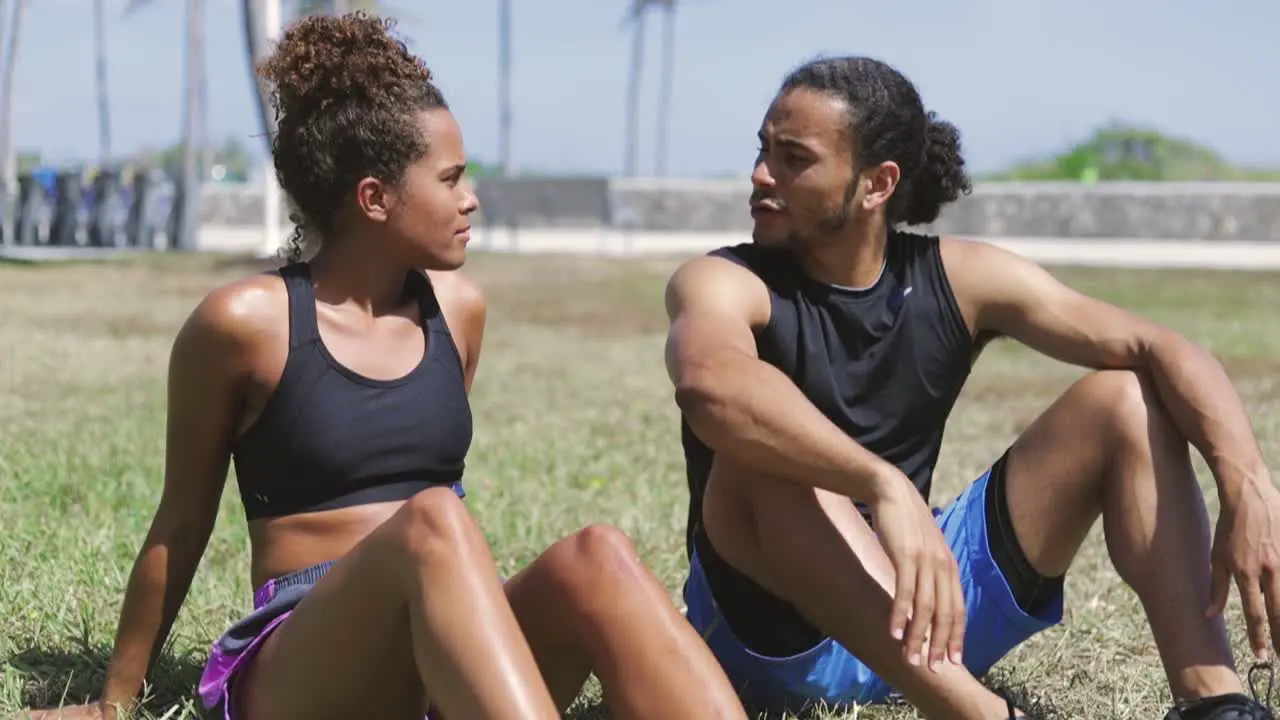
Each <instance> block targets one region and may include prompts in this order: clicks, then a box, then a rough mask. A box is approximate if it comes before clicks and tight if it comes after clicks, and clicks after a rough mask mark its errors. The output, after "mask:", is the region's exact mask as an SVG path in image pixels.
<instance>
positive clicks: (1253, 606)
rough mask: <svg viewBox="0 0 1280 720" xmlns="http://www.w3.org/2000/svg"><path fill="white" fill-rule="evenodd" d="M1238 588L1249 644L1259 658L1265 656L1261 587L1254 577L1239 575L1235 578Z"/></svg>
mask: <svg viewBox="0 0 1280 720" xmlns="http://www.w3.org/2000/svg"><path fill="white" fill-rule="evenodd" d="M1236 584H1237V585H1238V586H1239V589H1240V601H1241V603H1242V604H1243V606H1244V623H1245V627H1246V628H1248V630H1249V646H1250V647H1252V648H1253V654H1254V655H1256V656H1257V657H1258V659H1260V660H1265V659H1266V658H1267V607H1266V601H1265V600H1264V599H1263V597H1262V587H1261V586H1260V585H1259V584H1258V580H1257V578H1256V577H1254V576H1251V575H1240V576H1238V577H1237V578H1236Z"/></svg>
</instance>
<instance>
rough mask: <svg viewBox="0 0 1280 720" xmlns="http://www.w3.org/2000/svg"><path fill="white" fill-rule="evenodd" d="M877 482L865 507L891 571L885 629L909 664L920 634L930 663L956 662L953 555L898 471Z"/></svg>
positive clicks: (918, 651)
mask: <svg viewBox="0 0 1280 720" xmlns="http://www.w3.org/2000/svg"><path fill="white" fill-rule="evenodd" d="M878 485H879V486H880V491H879V492H877V493H876V496H875V498H874V499H873V500H872V501H871V502H869V503H868V507H869V508H870V510H871V514H872V517H873V519H874V522H875V530H876V534H877V536H878V537H879V539H880V544H881V545H882V546H883V547H884V551H885V554H886V555H888V556H889V560H890V562H892V563H893V569H894V572H895V573H896V576H897V590H896V591H895V593H894V600H893V613H892V614H891V615H890V619H889V630H890V632H891V633H892V634H893V636H894V637H895V638H897V639H899V640H904V642H903V652H904V656H905V657H906V659H907V662H909V663H911V664H912V665H919V664H920V660H921V659H922V658H923V657H924V644H925V642H926V636H927V639H928V643H929V657H928V662H929V666H930V667H931V668H934V669H936V668H937V666H938V664H939V663H941V662H942V661H943V660H944V659H948V658H949V659H950V660H951V662H953V663H955V664H956V665H960V664H962V661H963V657H964V625H965V608H964V591H963V590H962V589H961V587H960V570H959V567H958V565H957V563H956V558H955V555H954V554H953V553H952V552H951V548H950V547H949V546H948V545H947V541H946V538H944V537H943V535H942V531H941V530H939V529H938V526H937V524H936V523H935V522H934V519H933V514H932V513H930V511H929V507H928V505H926V504H925V502H924V498H922V497H921V496H920V492H919V491H918V490H917V489H916V488H915V486H914V485H912V484H911V481H910V480H908V479H907V478H906V477H904V476H902V475H901V474H900V473H898V474H897V475H893V476H891V477H889V478H887V479H885V480H883V481H881V482H880V483H878Z"/></svg>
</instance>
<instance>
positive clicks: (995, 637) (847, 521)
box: [685, 471, 1062, 706]
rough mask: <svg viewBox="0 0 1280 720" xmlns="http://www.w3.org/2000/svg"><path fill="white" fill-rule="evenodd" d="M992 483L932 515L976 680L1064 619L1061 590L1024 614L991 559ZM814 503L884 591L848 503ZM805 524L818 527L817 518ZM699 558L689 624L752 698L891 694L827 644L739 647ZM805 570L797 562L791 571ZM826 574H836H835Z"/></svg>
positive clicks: (828, 498) (879, 569) (689, 593)
mask: <svg viewBox="0 0 1280 720" xmlns="http://www.w3.org/2000/svg"><path fill="white" fill-rule="evenodd" d="M990 477H991V473H990V471H987V472H985V473H983V475H982V476H980V477H979V478H978V479H977V480H976V481H974V482H973V483H972V484H971V485H970V486H969V487H968V488H967V489H966V490H965V491H964V492H963V493H961V495H960V496H959V497H957V498H956V499H955V500H954V501H952V502H951V503H950V504H949V505H947V507H946V508H944V509H942V510H935V518H936V521H937V522H938V524H939V527H940V528H941V529H942V531H943V534H944V536H945V537H946V539H947V541H948V543H949V545H950V547H951V549H952V552H953V553H954V554H955V556H956V559H957V562H958V565H959V569H960V575H961V583H962V587H963V590H964V593H965V610H966V615H967V621H966V632H965V657H964V663H965V667H966V668H967V669H968V670H969V671H970V672H971V673H973V674H974V675H975V676H977V677H981V676H982V675H984V674H986V672H987V671H988V670H990V668H991V667H992V666H993V665H994V664H995V663H996V662H997V661H999V660H1000V659H1001V658H1003V657H1004V656H1005V655H1007V654H1008V653H1009V651H1010V650H1012V649H1013V648H1015V647H1016V646H1017V645H1019V644H1021V643H1022V642H1024V641H1025V640H1027V639H1028V638H1030V637H1031V636H1032V635H1034V634H1035V633H1037V632H1039V631H1041V630H1043V629H1045V628H1048V627H1051V626H1052V625H1054V624H1055V623H1057V622H1059V621H1060V619H1061V615H1062V597H1061V592H1060V591H1059V593H1058V595H1057V597H1055V598H1052V599H1051V600H1050V602H1048V603H1046V606H1045V607H1044V608H1043V609H1042V610H1041V611H1040V612H1039V613H1036V614H1030V613H1027V612H1024V611H1023V610H1022V609H1021V608H1020V607H1019V606H1018V603H1017V602H1016V599H1015V597H1014V595H1013V593H1012V591H1011V588H1010V585H1009V583H1008V582H1007V581H1006V579H1005V577H1004V575H1003V573H1002V572H1001V570H1000V567H999V564H998V563H997V561H996V557H995V554H994V553H993V548H992V541H991V539H990V533H989V532H988V518H987V515H988V512H987V508H986V500H987V490H988V487H989V480H990ZM817 499H818V503H817V505H818V506H820V507H821V508H822V510H823V511H824V514H825V516H826V519H827V520H828V521H830V524H831V525H833V526H834V528H833V529H834V530H836V531H838V532H839V533H840V535H841V536H842V537H843V540H844V541H845V543H847V545H848V548H849V549H852V550H854V554H856V555H857V556H858V557H859V558H860V560H861V563H860V565H861V566H860V567H859V568H857V570H858V571H860V572H864V573H866V574H867V575H869V576H870V578H873V579H874V581H875V582H876V583H877V584H879V585H880V586H881V587H882V588H891V587H892V584H893V574H892V572H893V571H892V566H891V565H890V564H889V561H888V558H887V557H885V556H884V554H883V551H882V550H880V549H879V548H878V547H875V548H869V547H868V543H871V544H877V545H878V543H876V540H875V539H874V535H873V534H872V533H871V531H870V530H869V529H868V528H867V526H866V525H865V523H863V522H862V520H861V517H858V516H857V511H856V510H855V509H854V507H853V504H852V503H851V502H850V501H849V500H848V499H847V498H843V497H841V496H837V495H834V494H831V493H827V492H825V491H817ZM855 519H856V523H855ZM810 520H811V521H814V522H816V521H818V520H819V518H816V517H815V518H811V519H810ZM859 526H860V527H859ZM994 549H995V550H996V551H1000V550H1002V549H1003V548H1001V547H999V546H997V547H996V548H994ZM700 560H701V559H700V558H699V557H698V556H697V555H696V554H695V556H694V557H693V563H692V564H693V567H692V568H691V573H690V577H689V580H688V583H687V584H686V587H685V599H686V602H687V604H688V606H689V619H690V621H691V622H693V624H694V625H695V627H696V628H697V629H698V630H699V632H700V633H701V634H702V635H703V637H704V639H705V640H706V641H707V642H708V644H709V645H710V646H711V648H712V650H713V652H715V654H716V655H717V657H718V658H719V659H720V661H721V663H722V664H723V665H724V666H725V668H726V670H727V671H728V672H729V674H730V676H731V677H732V678H733V679H734V681H735V684H737V685H739V686H746V685H750V686H752V688H753V691H752V692H751V695H752V696H753V699H754V700H756V701H758V702H761V703H762V704H766V705H773V704H774V703H775V702H777V701H782V700H784V699H785V700H786V702H787V705H788V706H794V703H795V701H796V699H797V697H804V698H808V699H815V700H816V699H821V700H826V701H828V702H836V701H856V702H858V703H868V702H871V703H874V702H881V701H883V700H885V699H886V698H887V697H888V696H889V695H890V694H891V693H892V689H891V688H890V687H889V686H888V685H887V684H886V683H884V682H883V681H882V680H881V679H880V678H879V677H877V676H876V675H875V673H873V672H871V670H870V669H869V668H868V667H866V665H865V664H864V663H863V662H862V661H860V660H859V659H858V658H857V657H855V656H854V655H853V654H852V653H851V652H850V651H848V650H847V649H846V648H844V647H843V646H841V645H840V644H839V643H837V642H835V641H834V640H833V639H830V638H828V639H826V640H824V641H823V642H822V643H820V644H819V645H818V646H816V647H814V648H811V649H810V650H808V651H806V652H803V653H800V654H798V655H795V656H791V657H787V658H771V657H763V656H761V655H759V654H757V653H755V652H753V651H752V650H751V649H750V648H747V647H746V646H744V645H743V644H742V643H741V641H739V640H738V638H737V637H736V636H735V635H734V634H733V632H732V631H731V630H730V629H729V628H728V627H727V625H726V623H725V621H724V618H723V616H722V615H721V614H720V611H719V608H718V607H717V605H716V602H715V600H714V598H713V596H712V593H711V589H710V586H709V584H708V583H707V579H706V576H705V574H704V573H703V569H702V567H701V566H700ZM804 564H806V563H796V566H797V568H798V566H800V565H804ZM831 570H832V571H833V572H834V571H836V570H837V568H832V569H831ZM793 572H794V570H793ZM786 580H790V581H792V582H794V581H796V578H795V577H794V575H792V577H791V578H786ZM782 581H783V578H777V579H776V582H779V583H781V582H782ZM829 581H830V580H828V582H829ZM769 584H773V583H769ZM779 589H781V588H779ZM841 612H842V613H843V612H856V608H845V609H843V610H841ZM828 624H829V623H828ZM761 696H763V697H761ZM770 701H773V702H770Z"/></svg>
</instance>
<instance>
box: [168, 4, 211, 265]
mask: <svg viewBox="0 0 1280 720" xmlns="http://www.w3.org/2000/svg"><path fill="white" fill-rule="evenodd" d="M186 46H187V48H186V58H185V62H184V65H185V78H184V80H185V81H184V83H183V85H184V92H183V103H182V177H181V179H180V180H179V182H178V193H177V194H178V197H177V200H178V203H179V205H178V216H177V222H176V223H175V225H176V226H177V227H176V228H175V237H174V242H173V243H172V245H171V246H172V247H176V248H177V249H179V250H195V249H196V238H197V234H198V232H199V228H200V195H201V193H200V189H201V184H202V183H201V180H202V177H201V173H200V148H201V146H202V145H203V144H204V127H203V120H204V108H203V107H202V102H201V100H202V97H203V95H204V91H203V85H204V0H187V38H186Z"/></svg>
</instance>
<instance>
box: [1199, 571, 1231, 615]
mask: <svg viewBox="0 0 1280 720" xmlns="http://www.w3.org/2000/svg"><path fill="white" fill-rule="evenodd" d="M1230 592H1231V573H1230V572H1228V571H1227V568H1226V566H1224V565H1223V564H1222V563H1220V562H1217V561H1214V563H1213V587H1212V590H1211V591H1210V596H1209V597H1210V601H1209V607H1208V608H1206V609H1205V617H1210V618H1213V617H1218V616H1219V615H1221V614H1222V613H1223V611H1225V610H1226V609H1227V597H1228V596H1229V594H1230Z"/></svg>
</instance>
